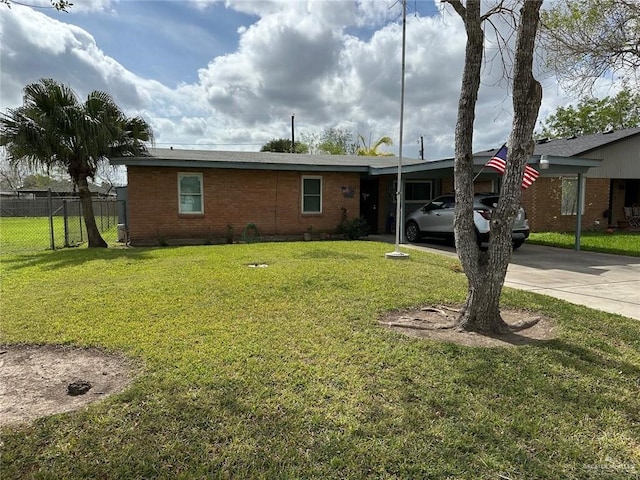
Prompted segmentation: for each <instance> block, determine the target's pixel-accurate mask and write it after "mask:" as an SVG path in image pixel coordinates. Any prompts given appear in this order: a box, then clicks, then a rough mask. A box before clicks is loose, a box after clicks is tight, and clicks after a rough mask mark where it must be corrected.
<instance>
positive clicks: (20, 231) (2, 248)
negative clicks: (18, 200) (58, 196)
mask: <svg viewBox="0 0 640 480" xmlns="http://www.w3.org/2000/svg"><path fill="white" fill-rule="evenodd" d="M104 218H105V220H104V221H102V222H101V218H100V217H96V222H97V223H98V227H99V228H100V227H101V225H103V224H104V226H105V227H106V226H107V225H108V224H110V225H113V226H112V227H111V228H109V229H107V230H105V231H104V232H103V233H102V236H103V238H104V239H105V241H106V242H107V243H109V244H111V245H113V244H115V242H116V239H117V234H118V232H117V225H114V221H115V220H114V219H113V218H111V219H107V218H106V217H104ZM69 222H70V229H71V230H72V231H73V232H78V233H77V235H76V236H77V237H78V238H75V237H74V238H72V239H70V240H69V241H70V243H73V242H76V241H78V239H79V231H80V226H79V220H78V218H77V217H74V218H71V219H70V220H69ZM108 222H109V223H108ZM82 228H83V229H84V226H83V227H82ZM53 237H54V245H55V247H56V248H62V247H64V243H65V237H64V219H63V217H57V216H56V217H53ZM83 238H84V240H85V241H86V238H87V235H86V231H84V230H83ZM47 249H51V231H50V224H49V218H48V217H0V253H9V252H22V251H34V250H47Z"/></svg>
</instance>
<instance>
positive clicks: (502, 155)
mask: <svg viewBox="0 0 640 480" xmlns="http://www.w3.org/2000/svg"><path fill="white" fill-rule="evenodd" d="M507 151H508V150H507V146H506V145H503V146H502V147H500V149H499V150H498V151H497V152H496V154H495V155H494V156H493V157H491V160H489V161H488V162H487V164H486V165H485V166H486V167H490V168H493V169H494V170H497V171H498V172H500V174H501V175H504V172H505V170H506V169H507ZM539 176H540V174H539V173H538V171H537V170H536V169H535V168H533V167H530V166H529V165H526V166H525V167H524V176H523V177H522V188H523V189H526V188H528V187H530V186H531V184H532V183H533V182H535V181H536V178H538V177H539Z"/></svg>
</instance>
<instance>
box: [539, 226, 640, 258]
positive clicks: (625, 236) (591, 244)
mask: <svg viewBox="0 0 640 480" xmlns="http://www.w3.org/2000/svg"><path fill="white" fill-rule="evenodd" d="M575 238H576V237H575V235H574V234H573V233H556V232H540V233H531V235H530V236H529V239H528V240H527V241H528V242H529V243H535V244H538V245H549V246H551V247H560V248H574V246H575ZM580 249H581V250H585V251H590V252H601V253H613V254H616V255H631V256H634V257H640V232H624V231H617V232H614V233H606V232H582V234H581V235H580Z"/></svg>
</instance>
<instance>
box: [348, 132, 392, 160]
mask: <svg viewBox="0 0 640 480" xmlns="http://www.w3.org/2000/svg"><path fill="white" fill-rule="evenodd" d="M358 139H359V140H360V142H362V146H360V147H358V150H357V151H356V153H357V154H358V155H361V156H363V157H392V156H393V153H389V152H378V148H380V147H381V146H382V145H387V146H389V145H393V140H391V138H390V137H381V138H380V139H379V140H378V141H377V142H376V143H374V144H373V145H371V139H369V145H367V142H366V141H365V139H364V137H363V136H362V135H361V134H358Z"/></svg>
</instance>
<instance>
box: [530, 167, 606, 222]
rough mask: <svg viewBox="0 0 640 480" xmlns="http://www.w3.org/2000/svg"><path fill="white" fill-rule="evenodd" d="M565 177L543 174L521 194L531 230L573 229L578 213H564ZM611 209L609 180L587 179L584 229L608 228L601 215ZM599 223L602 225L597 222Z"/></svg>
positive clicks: (583, 218) (583, 219) (583, 217)
mask: <svg viewBox="0 0 640 480" xmlns="http://www.w3.org/2000/svg"><path fill="white" fill-rule="evenodd" d="M561 200H562V178H561V177H540V178H538V179H537V180H536V182H535V183H534V184H533V186H531V187H530V188H528V189H527V190H525V191H524V192H523V193H522V205H523V206H524V208H525V210H526V211H527V216H528V218H529V226H530V227H531V231H532V232H573V231H575V226H576V216H575V215H562V214H561V203H562V202H561ZM607 208H609V179H607V178H587V179H586V182H585V199H584V212H583V215H582V230H594V229H596V230H602V229H605V228H607V219H606V218H603V216H602V214H603V213H604V211H605V210H607ZM596 222H598V223H599V224H598V225H596Z"/></svg>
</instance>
